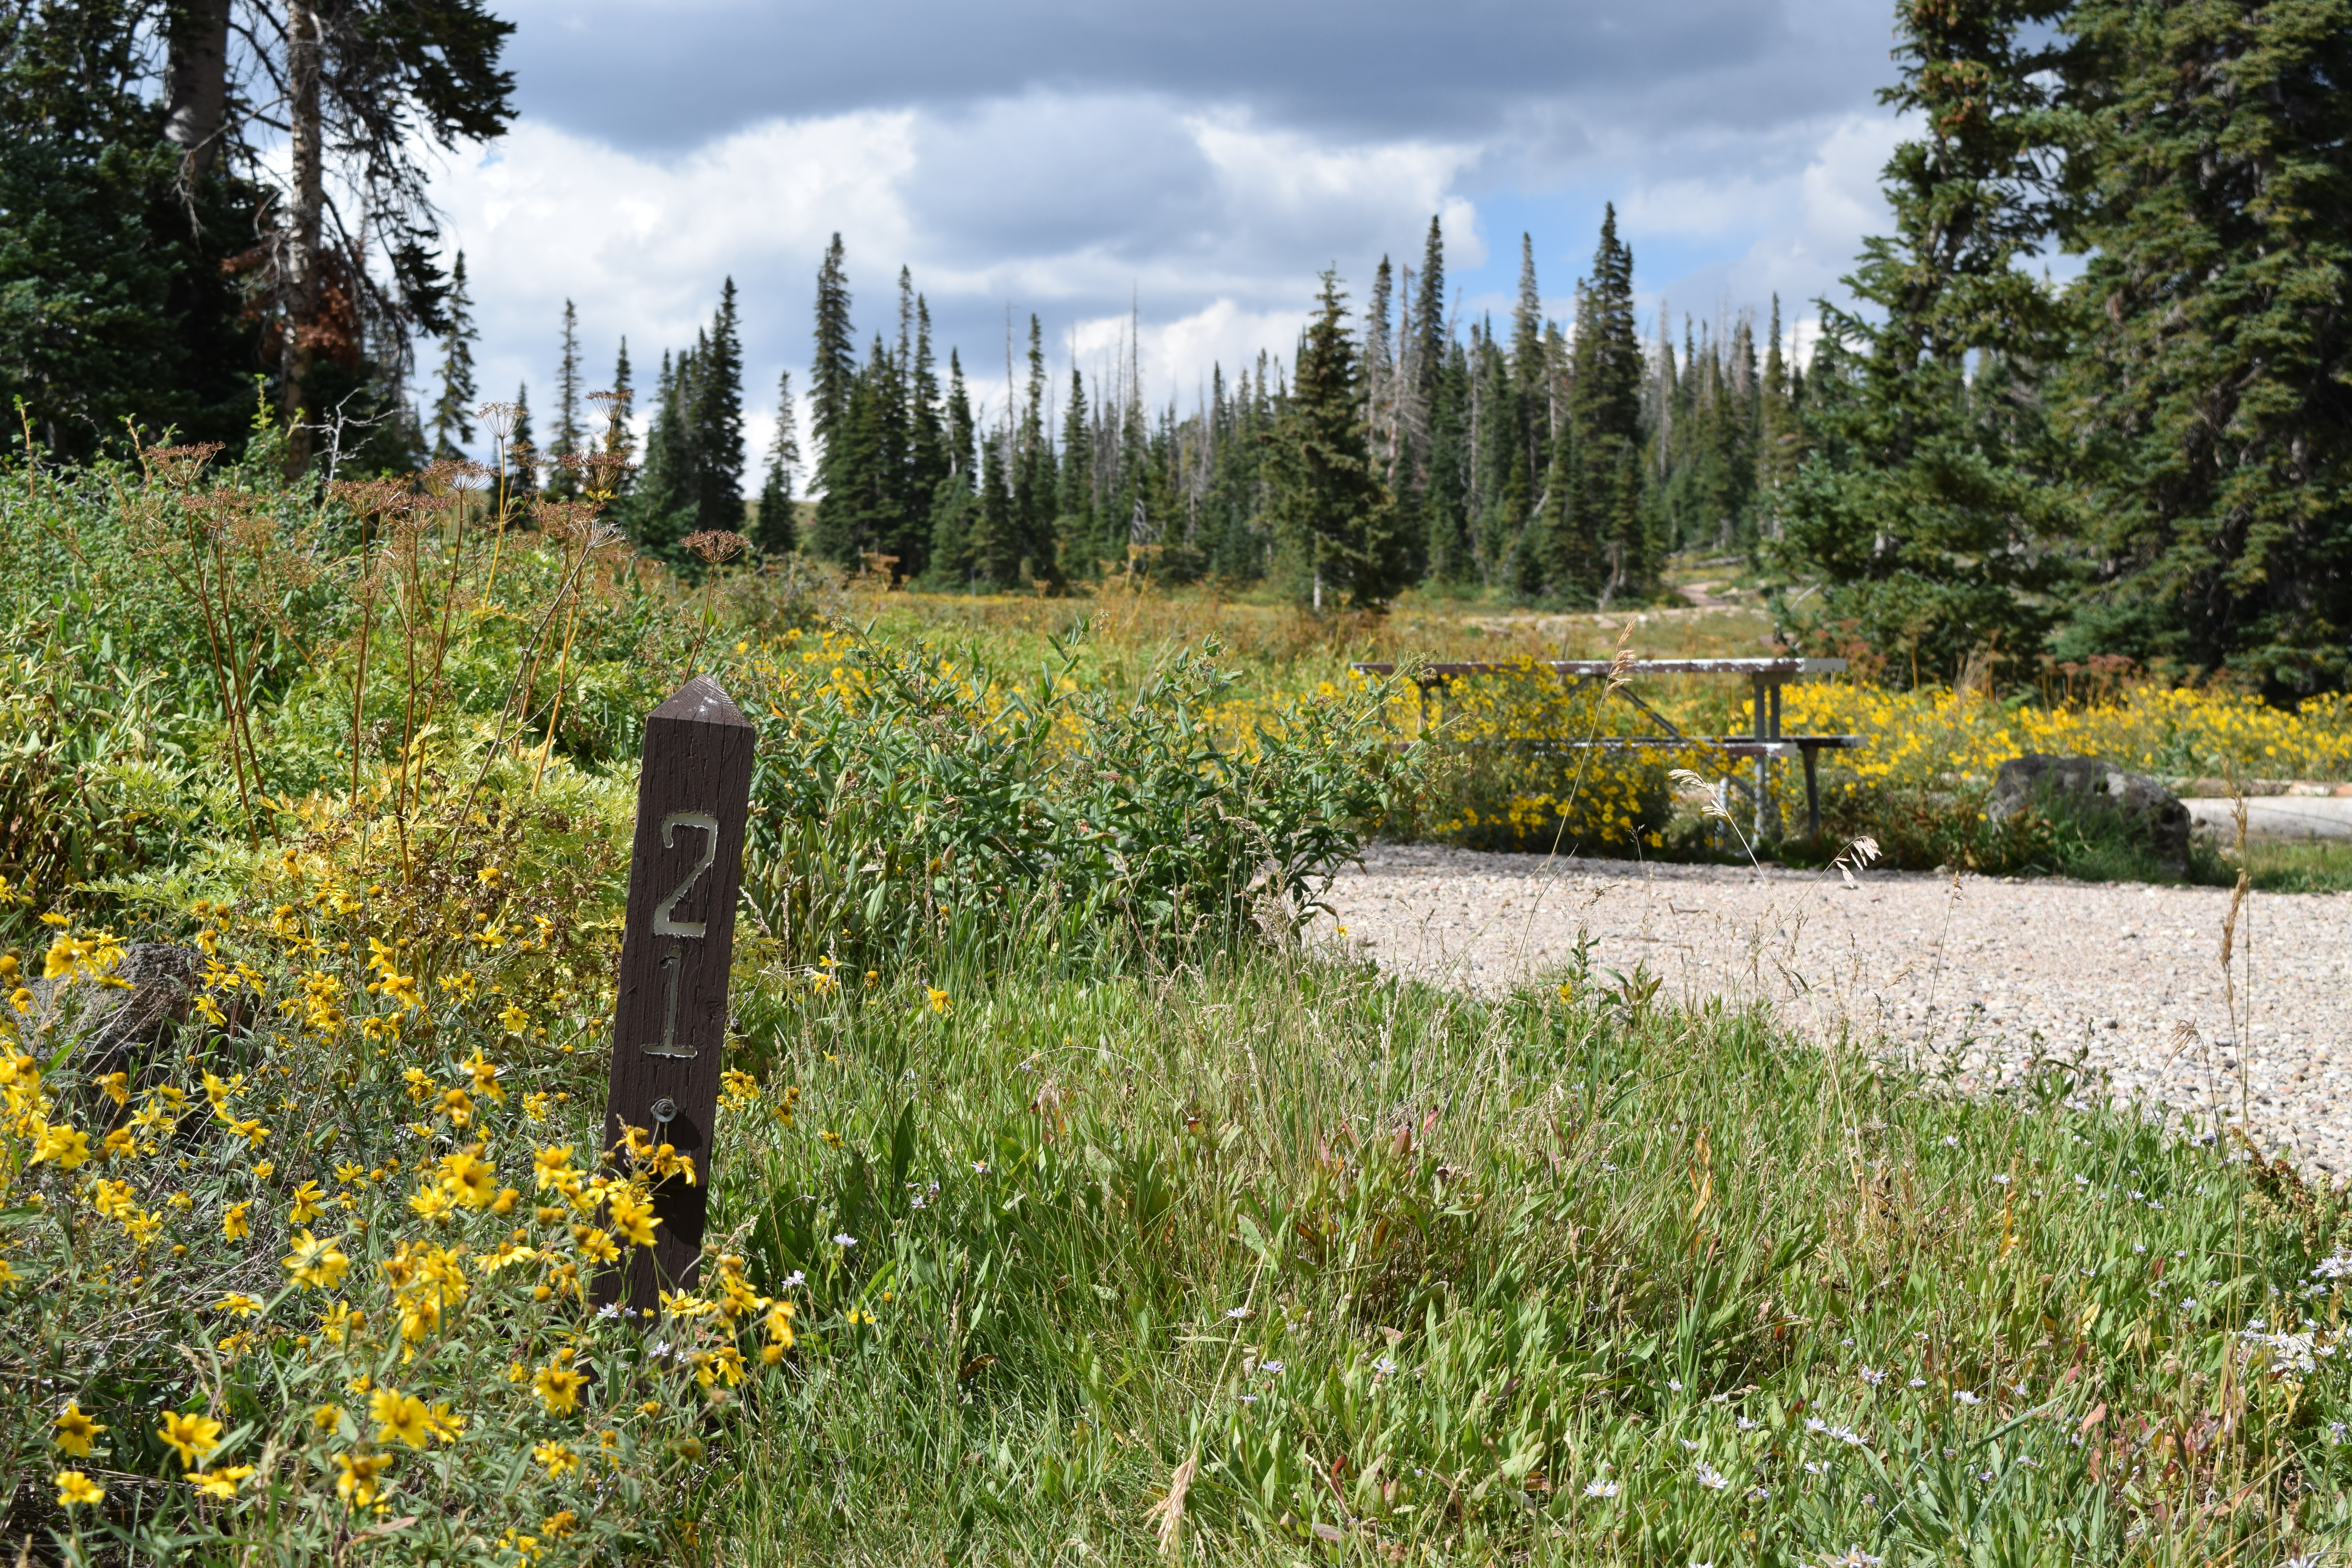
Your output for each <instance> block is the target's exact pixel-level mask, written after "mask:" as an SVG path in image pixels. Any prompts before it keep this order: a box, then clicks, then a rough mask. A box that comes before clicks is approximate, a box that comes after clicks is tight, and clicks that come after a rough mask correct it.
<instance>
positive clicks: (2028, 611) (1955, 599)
mask: <svg viewBox="0 0 2352 1568" xmlns="http://www.w3.org/2000/svg"><path fill="white" fill-rule="evenodd" d="M2066 8H2067V5H2066V0H1975V3H1973V4H1969V5H1948V4H1943V3H1942V0H1906V3H1905V4H1904V5H1901V6H1900V7H1898V9H1897V12H1896V22H1897V34H1898V38H1899V43H1898V47H1897V49H1896V58H1898V59H1899V60H1900V61H1901V62H1902V66H1901V77H1900V80H1899V81H1898V82H1897V84H1896V85H1895V86H1894V87H1892V88H1889V89H1885V91H1883V92H1882V93H1881V94H1880V98H1881V100H1883V101H1885V102H1887V103H1890V104H1893V105H1894V106H1895V107H1896V108H1897V109H1900V110H1905V111H1906V112H1909V113H1913V114H1916V115H1917V116H1918V117H1919V120H1920V123H1921V128H1922V133H1921V134H1920V135H1919V136H1918V137H1916V138H1915V139H1913V140H1911V141H1906V142H1903V143H1902V144H1900V145H1899V146H1898V147H1896V149H1895V154H1894V156H1893V157H1892V158H1891V159H1889V160H1888V162H1887V164H1886V168H1885V174H1884V175H1883V177H1882V180H1881V189H1882V190H1884V191H1885V195H1886V198H1887V202H1888V205H1889V206H1890V207H1891V208H1892V209H1893V214H1894V219H1895V224H1894V227H1895V232H1894V234H1893V235H1891V236H1883V237H1873V238H1872V239H1870V240H1869V241H1867V242H1866V243H1865V245H1864V249H1863V255H1862V258H1861V260H1860V262H1859V263H1858V265H1857V266H1856V268H1855V269H1854V271H1853V274H1852V275H1851V276H1850V277H1848V278H1847V279H1845V280H1844V281H1845V284H1846V287H1847V289H1849V291H1850V292H1851V293H1852V294H1853V297H1854V298H1855V300H1857V301H1859V302H1861V304H1863V305H1864V306H1868V307H1871V308H1872V313H1871V314H1870V315H1864V314H1863V313H1861V312H1860V311H1849V310H1842V309H1839V308H1837V307H1835V306H1832V305H1829V304H1827V303H1824V304H1823V307H1822V326H1823V332H1824V338H1823V342H1822V345H1821V348H1820V351H1819V355H1818V357H1817V360H1816V363H1817V365H1819V366H1821V367H1822V368H1823V369H1825V370H1826V371H1827V372H1828V374H1826V375H1824V376H1817V377H1815V378H1814V384H1813V385H1812V386H1811V389H1810V398H1811V418H1810V419H1809V421H1808V426H1807V432H1806V440H1807V445H1808V447H1810V448H1811V459H1812V460H1811V461H1809V462H1807V463H1806V464H1805V465H1804V466H1803V468H1801V470H1800V471H1799V473H1798V475H1797V476H1796V478H1795V479H1793V480H1792V481H1791V482H1790V483H1787V484H1784V485H1783V487H1782V489H1781V490H1780V516H1781V518H1782V521H1783V532H1784V542H1783V544H1782V545H1781V547H1780V549H1779V550H1777V551H1776V552H1774V554H1775V558H1776V559H1777V560H1778V561H1779V562H1780V563H1782V564H1783V565H1784V566H1786V567H1788V568H1789V569H1790V570H1792V571H1793V572H1796V573H1799V574H1804V575H1808V576H1814V577H1818V578H1820V579H1822V580H1823V582H1824V586H1823V589H1822V593H1821V594H1820V595H1818V596H1817V598H1816V599H1815V600H1814V603H1813V605H1809V606H1808V613H1807V615H1806V616H1803V617H1801V618H1796V617H1792V618H1791V621H1790V629H1791V630H1792V631H1794V632H1795V633H1796V634H1797V635H1798V636H1799V637H1800V638H1801V639H1803V640H1806V641H1810V642H1812V643H1815V644H1818V645H1821V646H1824V647H1826V646H1830V645H1832V644H1833V643H1835V644H1843V643H1844V642H1846V641H1849V640H1851V639H1853V638H1854V637H1857V636H1858V637H1860V638H1861V639H1862V640H1864V641H1865V642H1867V643H1868V644H1870V645H1871V646H1872V647H1874V648H1875V649H1876V650H1877V651H1878V652H1879V653H1880V654H1881V655H1882V656H1884V657H1885V658H1886V660H1887V664H1886V673H1887V674H1888V675H1889V676H1891V677H1893V678H1894V679H1901V680H1909V679H1913V678H1914V676H1915V675H1916V678H1918V679H1933V680H1939V681H1940V680H1949V679H1953V678H1955V677H1956V676H1958V674H1959V673H1960V672H1961V670H1962V668H1963V667H1964V666H1966V665H1967V664H1968V663H1969V661H1970V660H1972V659H1976V658H1981V657H1985V656H1988V655H1990V657H1991V658H1993V659H1994V661H1995V664H1996V666H1997V667H1998V668H2002V669H2003V670H2004V671H2006V672H2008V673H2011V674H2014V673H2016V672H2018V670H2019V669H2020V668H2021V665H2020V663H2019V662H2018V661H2021V660H2023V659H2026V658H2030V657H2031V656H2032V655H2033V654H2034V653H2036V652H2037V651H2038V650H2039V648H2040V647H2041V644H2042V637H2043V635H2044V632H2045V629H2046V627H2047V626H2048V624H2049V622H2050V619H2051V616H2052V614H2053V606H2054V605H2056V604H2057V603H2059V602H2060V601H2059V598H2058V596H2056V595H2053V589H2055V588H2056V586H2057V585H2058V583H2059V574H2060V569H2061V568H2062V567H2063V556H2062V555H2061V553H2060V552H2059V545H2060V542H2062V541H2063V535H2064V534H2065V533H2067V532H2068V531H2071V526H2072V525H2071V523H2070V522H2069V521H2068V517H2067V511H2066V508H2065V506H2064V499H2063V498H2064V487H2063V484H2062V483H2056V482H2053V480H2057V479H2060V477H2061V476H2060V475H2059V474H2058V473H2057V472H2054V471H2053V461H2054V454H2051V453H2048V452H2046V451H2044V450H2042V437H2041V436H2040V434H2039V425H2040V421H2039V418H2038V416H2037V417H2036V418H2035V420H2034V421H2033V426H2034V428H2031V429H2028V430H2026V431H2024V432H2022V435H2023V437H2024V438H2023V440H2022V441H2019V440H2015V439H2012V437H2013V436H2014V435H2016V434H2019V432H2017V431H2016V429H2015V427H2014V426H2011V424H2010V423H2009V422H2008V421H2006V420H2005V419H2003V418H2000V417H1995V418H1992V419H1990V420H1989V419H1987V418H1986V417H1985V415H1986V413H1987V412H1988V411H1987V409H1986V408H1985V406H1984V405H1983V404H1982V403H1981V402H1980V401H1979V399H1978V398H1977V397H1976V395H1975V394H1974V390H1973V389H1972V388H1971V385H1970V378H1969V373H1970V367H1971V363H1981V362H1982V361H1983V360H1984V358H1985V357H1986V356H1993V357H1997V358H2005V359H2007V360H2009V361H2010V362H2011V363H2012V364H2013V365H2015V366H2016V367H2017V368H2018V369H2019V371H2020V373H2021V374H2024V373H2025V371H2026V367H2028V366H2031V365H2036V364H2045V363H2049V362H2050V361H2051V360H2053V359H2054V358H2055V357H2057V355H2058V354H2059V353H2061V352H2062V350H2061V346H2060V342H2059V329H2060V327H2061V325H2062V323H2061V321H2060V318H2059V314H2058V311H2057V309H2056V306H2055V303H2054V301H2053V300H2052V298H2051V296H2050V294H2049V293H2048V291H2047V290H2045V289H2043V288H2042V284H2041V282H2040V281H2039V280H2038V279H2035V278H2034V277H2032V275H2030V274H2029V273H2027V272H2026V271H2025V270H2024V269H2023V268H2021V266H2019V265H2018V264H2019V262H2020V261H2021V260H2022V259H2024V258H2029V257H2031V256H2032V255H2034V254H2035V253H2036V251H2037V250H2038V249H2039V247H2040V246H2041V244H2042V238H2043V237H2044V235H2045V234H2046V233H2047V232H2048V230H2049V229H2050V226H2051V225H2052V223H2053V216H2054V204H2055V203H2056V201H2057V199H2058V193H2057V192H2055V191H2054V190H2053V187H2052V184H2051V181H2050V179H2049V177H2048V175H2047V172H2046V169H2045V166H2044V155H2045V154H2046V153H2048V152H2049V151H2050V147H2051V142H2052V139H2053V138H2054V137H2056V136H2058V135H2060V134H2061V133H2062V128H2061V127H2059V126H2058V125H2056V124H2055V123H2053V106H2052V103H2051V93H2052V90H2053V88H2052V85H2051V82H2052V73H2053V70H2054V69H2055V68H2056V67H2058V66H2059V65H2060V64H2061V63H2062V62H2063V41H2062V40H2058V39H2055V38H2053V37H2050V36H2049V35H2048V31H2047V29H2048V26H2049V24H2051V23H2052V22H2053V21H2055V20H2057V19H2058V18H2059V17H2061V16H2063V14H2064V12H2065V10H2066ZM2135 9H2136V10H2138V9H2145V8H2144V7H2137V6H2136V7H2135ZM2029 379H2030V378H2029ZM2011 387H2012V390H2013V391H2016V392H2019V393H2024V394H2027V401H2028V402H2029V403H2031V402H2033V401H2036V400H2035V399H2033V398H2032V395H2031V389H2030V387H2029V386H2027V385H2026V384H2022V383H2017V382H2012V384H2011ZM1815 606H1818V608H1815Z"/></svg>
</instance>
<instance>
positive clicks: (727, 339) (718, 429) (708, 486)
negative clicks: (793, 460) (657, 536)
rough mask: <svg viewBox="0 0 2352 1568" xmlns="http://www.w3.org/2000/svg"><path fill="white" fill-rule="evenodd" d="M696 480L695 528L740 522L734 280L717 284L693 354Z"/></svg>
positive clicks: (733, 527) (737, 526)
mask: <svg viewBox="0 0 2352 1568" xmlns="http://www.w3.org/2000/svg"><path fill="white" fill-rule="evenodd" d="M688 407H689V409H690V413H689V414H688V418H689V419H691V421H692V422H693V428H694V447H695V483H694V486H693V489H691V490H690V491H689V492H688V499H689V500H690V501H691V504H692V505H693V508H694V521H695V526H696V527H697V528H706V529H724V530H727V531H730V532H740V531H741V529H742V527H743V344H742V340H741V338H740V335H739V334H738V331H737V328H736V319H735V279H732V278H730V279H727V280H726V283H725V285H724V286H723V287H722V288H721V289H719V310H718V311H717V313H716V314H714V315H713V316H712V317H711V321H710V331H709V336H708V338H707V339H705V340H704V341H703V343H702V345H701V346H700V348H699V350H698V353H696V355H695V378H694V396H693V399H692V401H691V403H690V404H689V405H688Z"/></svg>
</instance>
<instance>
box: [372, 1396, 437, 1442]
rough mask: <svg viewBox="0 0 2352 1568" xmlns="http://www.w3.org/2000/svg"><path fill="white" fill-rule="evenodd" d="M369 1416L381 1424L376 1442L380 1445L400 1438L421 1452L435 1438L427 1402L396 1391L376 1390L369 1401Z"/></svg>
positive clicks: (377, 1430) (376, 1435)
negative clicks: (420, 1449)
mask: <svg viewBox="0 0 2352 1568" xmlns="http://www.w3.org/2000/svg"><path fill="white" fill-rule="evenodd" d="M368 1415H370V1416H371V1417H373V1419H374V1420H375V1421H376V1422H377V1424H378V1425H377V1426H376V1429H375V1440H376V1441H377V1442H379V1443H389V1442H391V1441H393V1440H394V1438H397V1439H398V1440H400V1441H401V1442H403V1443H405V1444H407V1445H408V1446H409V1447H412V1448H422V1447H425V1439H426V1438H427V1437H429V1436H432V1427H431V1425H430V1423H429V1419H428V1416H427V1413H426V1411H425V1401H423V1400H421V1399H419V1398H417V1397H416V1395H415V1394H403V1393H401V1392H400V1390H398V1389H396V1388H379V1389H377V1390H376V1391H375V1394H374V1395H373V1397H372V1398H371V1399H369V1401H368Z"/></svg>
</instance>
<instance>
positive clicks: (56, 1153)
mask: <svg viewBox="0 0 2352 1568" xmlns="http://www.w3.org/2000/svg"><path fill="white" fill-rule="evenodd" d="M44 1161H49V1162H53V1163H55V1164H56V1165H57V1167H58V1170H60V1171H78V1170H79V1169H81V1168H82V1166H84V1165H86V1164H88V1163H89V1133H87V1132H84V1131H81V1130H80V1129H79V1128H78V1127H68V1126H66V1125H65V1124H64V1123H62V1122H59V1123H58V1124H57V1125H55V1126H49V1127H44V1128H42V1129H41V1131H40V1132H39V1133H38V1134H37V1136H36V1137H35V1138H34V1140H33V1157H32V1159H31V1160H30V1161H28V1162H26V1163H28V1164H34V1165H37V1164H40V1163H43V1162H44Z"/></svg>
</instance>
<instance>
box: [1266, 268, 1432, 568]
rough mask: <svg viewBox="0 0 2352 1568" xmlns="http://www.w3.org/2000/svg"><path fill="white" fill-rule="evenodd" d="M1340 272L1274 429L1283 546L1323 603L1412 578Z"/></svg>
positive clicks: (1270, 467)
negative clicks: (1376, 452)
mask: <svg viewBox="0 0 2352 1568" xmlns="http://www.w3.org/2000/svg"><path fill="white" fill-rule="evenodd" d="M1346 298H1347V296H1345V295H1344V294H1342V293H1340V292H1339V278H1338V276H1337V275H1336V274H1334V273H1331V272H1326V273H1324V274H1323V292H1322V295H1321V297H1320V298H1319V300H1318V302H1317V305H1316V312H1315V316H1314V319H1313V320H1312V321H1309V322H1308V323H1307V332H1306V335H1305V336H1304V338H1302V339H1301V341H1300V343H1299V348H1298V370H1297V375H1296V376H1295V377H1294V378H1293V380H1292V383H1291V388H1290V400H1289V402H1288V403H1287V404H1286V405H1284V407H1283V410H1282V413H1281V415H1280V416H1279V417H1277V418H1276V421H1275V425H1274V428H1273V430H1272V431H1271V432H1269V433H1268V434H1267V436H1266V437H1265V443H1266V455H1265V487H1266V500H1265V511H1266V518H1267V521H1269V523H1270V524H1271V525H1272V527H1273V529H1274V538H1275V551H1276V558H1277V560H1278V562H1279V563H1280V564H1281V568H1282V570H1283V572H1284V574H1286V577H1287V579H1288V581H1287V584H1286V586H1287V587H1288V589H1289V591H1290V593H1291V594H1292V595H1295V596H1297V597H1299V598H1309V597H1311V598H1312V600H1313V603H1314V605H1315V607H1316V608H1318V609H1320V608H1322V607H1323V599H1324V595H1326V594H1327V593H1328V594H1329V595H1331V597H1332V600H1333V602H1334V604H1336V605H1344V606H1346V607H1347V608H1349V609H1361V608H1368V607H1372V606H1376V605H1384V604H1386V603H1387V602H1388V601H1389V600H1390V599H1391V598H1393V597H1395V596H1396V594H1397V592H1398V591H1399V590H1400V589H1402V587H1403V586H1404V585H1405V584H1406V582H1407V580H1408V579H1407V574H1406V568H1407V563H1406V559H1405V552H1404V549H1403V544H1402V541H1401V540H1399V539H1398V537H1397V533H1396V525H1395V507H1394V503H1393V502H1392V501H1391V499H1390V496H1389V492H1388V487H1387V486H1386V485H1384V484H1382V483H1381V479H1380V476H1379V475H1378V474H1377V473H1376V472H1374V471H1373V468H1372V462H1371V455H1370V451H1369V450H1368V448H1367V447H1366V444H1365V440H1364V426H1363V417H1362V413H1361V410H1360V407H1359V406H1358V405H1359V399H1360V389H1359V387H1358V384H1357V383H1358V375H1357V370H1356V354H1355V346H1354V344H1353V343H1351V342H1349V338H1348V334H1347V332H1346V331H1345V330H1344V328H1343V326H1342V324H1341V323H1342V321H1344V319H1345V315H1346V312H1345V311H1344V310H1343V309H1342V308H1341V301H1342V300H1345V299H1346Z"/></svg>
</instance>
